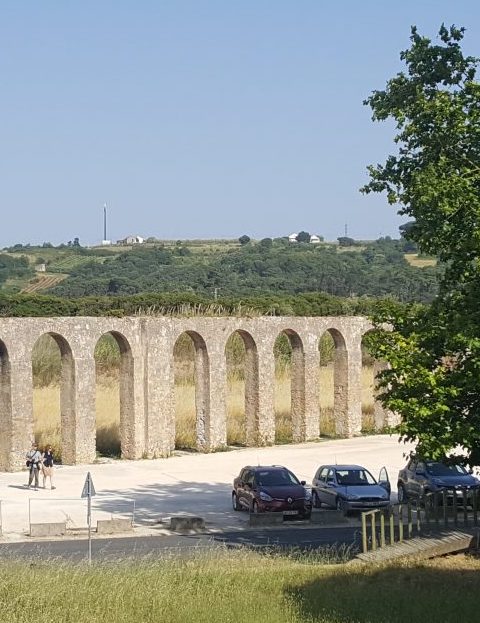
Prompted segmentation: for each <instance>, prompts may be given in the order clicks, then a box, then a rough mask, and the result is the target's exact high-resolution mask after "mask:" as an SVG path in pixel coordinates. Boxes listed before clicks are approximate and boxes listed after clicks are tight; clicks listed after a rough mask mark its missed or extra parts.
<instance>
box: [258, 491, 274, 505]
mask: <svg viewBox="0 0 480 623" xmlns="http://www.w3.org/2000/svg"><path fill="white" fill-rule="evenodd" d="M260 499H261V500H262V502H271V501H272V500H273V498H272V496H271V495H268V493H265V491H260Z"/></svg>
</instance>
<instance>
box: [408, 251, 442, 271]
mask: <svg viewBox="0 0 480 623" xmlns="http://www.w3.org/2000/svg"><path fill="white" fill-rule="evenodd" d="M405 259H406V260H407V262H408V263H409V264H410V266H415V267H416V268H425V267H426V266H436V264H437V260H436V259H435V258H434V257H419V256H418V254H417V253H405Z"/></svg>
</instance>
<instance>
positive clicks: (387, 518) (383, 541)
mask: <svg viewBox="0 0 480 623" xmlns="http://www.w3.org/2000/svg"><path fill="white" fill-rule="evenodd" d="M479 505H480V490H479V489H469V488H466V487H455V488H445V489H442V490H440V491H436V492H433V493H427V494H425V495H423V496H421V497H420V498H418V499H416V500H409V501H407V502H405V503H402V504H393V505H392V506H390V507H389V508H386V509H374V510H370V511H365V512H363V513H362V550H363V552H364V553H365V552H367V551H369V549H371V550H376V549H377V548H381V547H385V546H386V545H387V544H388V545H393V544H394V543H399V542H400V543H401V542H402V541H405V540H407V539H411V538H412V537H414V536H419V535H421V534H424V533H426V532H429V531H431V530H432V529H434V530H440V529H447V530H448V529H451V528H457V527H459V526H463V527H465V528H471V527H477V526H478V525H479V518H478V511H479ZM459 511H460V512H459ZM377 520H378V523H377ZM369 546H370V547H369Z"/></svg>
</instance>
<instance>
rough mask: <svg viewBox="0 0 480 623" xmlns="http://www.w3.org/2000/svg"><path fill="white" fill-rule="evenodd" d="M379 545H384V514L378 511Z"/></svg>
mask: <svg viewBox="0 0 480 623" xmlns="http://www.w3.org/2000/svg"><path fill="white" fill-rule="evenodd" d="M380 547H385V514H384V512H383V511H380Z"/></svg>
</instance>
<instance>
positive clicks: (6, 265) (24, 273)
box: [0, 253, 35, 286]
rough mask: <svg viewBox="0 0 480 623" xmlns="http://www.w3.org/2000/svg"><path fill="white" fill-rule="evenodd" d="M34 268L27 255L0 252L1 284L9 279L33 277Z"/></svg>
mask: <svg viewBox="0 0 480 623" xmlns="http://www.w3.org/2000/svg"><path fill="white" fill-rule="evenodd" d="M34 274H35V273H34V270H33V269H32V268H31V267H30V264H29V262H28V258H26V257H25V256H19V257H15V256H13V257H12V256H10V255H5V254H3V253H2V254H0V286H1V285H3V284H4V283H5V282H6V281H7V279H15V278H28V277H33V275H34Z"/></svg>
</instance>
